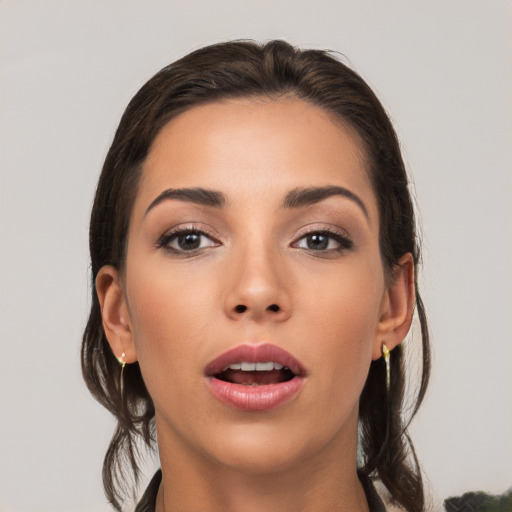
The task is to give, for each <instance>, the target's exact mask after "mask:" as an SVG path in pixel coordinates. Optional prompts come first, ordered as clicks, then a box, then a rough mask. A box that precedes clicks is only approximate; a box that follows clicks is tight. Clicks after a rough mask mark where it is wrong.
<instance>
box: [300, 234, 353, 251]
mask: <svg viewBox="0 0 512 512" xmlns="http://www.w3.org/2000/svg"><path fill="white" fill-rule="evenodd" d="M315 235H320V236H323V237H325V238H326V239H327V243H328V244H329V243H330V240H334V241H335V242H336V243H337V244H338V247H335V248H330V249H329V248H326V249H312V248H310V247H303V249H305V250H307V251H308V252H310V253H319V255H321V254H332V253H342V252H345V251H349V250H351V249H353V247H354V243H353V242H352V240H351V239H350V238H349V237H348V236H347V234H346V233H343V232H339V231H335V230H332V229H312V230H311V231H307V232H306V233H302V234H301V235H300V237H299V238H298V239H297V241H296V242H293V244H292V247H293V246H297V244H298V243H299V242H300V241H302V240H307V238H308V237H312V236H315ZM299 248H300V247H299Z"/></svg>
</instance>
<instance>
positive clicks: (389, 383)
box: [381, 343, 391, 393]
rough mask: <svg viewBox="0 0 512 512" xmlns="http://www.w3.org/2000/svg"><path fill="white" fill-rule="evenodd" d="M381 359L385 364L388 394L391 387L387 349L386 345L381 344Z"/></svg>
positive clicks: (389, 354)
mask: <svg viewBox="0 0 512 512" xmlns="http://www.w3.org/2000/svg"><path fill="white" fill-rule="evenodd" d="M381 349H382V357H383V358H384V362H385V363H386V391H387V392H388V393H389V387H390V385H391V365H390V356H391V353H390V352H389V349H388V347H386V344H385V343H383V344H382V347H381Z"/></svg>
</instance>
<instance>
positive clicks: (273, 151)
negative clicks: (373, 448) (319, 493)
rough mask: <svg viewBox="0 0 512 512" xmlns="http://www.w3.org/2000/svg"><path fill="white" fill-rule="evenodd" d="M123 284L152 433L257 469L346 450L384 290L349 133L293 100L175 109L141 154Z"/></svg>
mask: <svg viewBox="0 0 512 512" xmlns="http://www.w3.org/2000/svg"><path fill="white" fill-rule="evenodd" d="M120 282H122V289H123V301H125V302H124V306H123V307H125V308H126V310H125V311H126V313H125V316H126V317H127V318H126V323H127V325H128V328H129V331H130V336H131V339H132V340H133V343H134V345H133V347H131V348H130V346H128V347H126V349H125V351H126V353H127V359H128V362H130V361H133V360H134V359H136V358H137V359H138V360H139V363H140V366H141V370H142V374H143V377H144V381H145V383H146V385H147V388H148V391H149V393H150V395H151V397H152V399H153V401H154V405H155V408H156V420H157V428H158V436H159V442H161V443H165V444H166V446H169V447H172V449H173V450H174V451H178V452H179V451H180V450H182V453H185V452H186V453H188V454H189V455H190V454H194V455H195V456H199V457H202V459H203V460H210V461H217V462H220V463H222V464H224V465H228V466H230V467H233V468H237V469H239V470H241V469H244V470H253V471H263V470H265V469H266V468H272V469H273V470H275V469H278V468H286V467H287V465H289V464H296V463H298V462H300V461H301V460H305V458H308V457H313V456H315V455H316V454H319V453H322V452H326V450H330V451H331V452H333V450H334V452H336V453H339V450H341V449H345V450H347V449H348V450H350V453H353V452H354V451H355V439H356V430H357V413H358V401H359V396H360V394H361V391H362V388H363V385H364V382H365V379H366V376H367V373H368V369H369V365H370V362H371V360H372V358H377V357H378V356H379V353H380V345H381V343H382V341H383V340H382V337H381V334H382V332H381V330H382V329H381V327H382V320H383V318H384V317H385V316H386V315H387V308H388V306H389V300H388V299H389V298H388V294H387V288H386V285H385V279H384V273H383V267H382V262H381V257H380V251H379V219H378V212H377V205H376V199H375V197H374V193H373V191H372V187H371V183H370V181H369V178H368V175H367V172H366V170H365V167H364V155H363V154H362V150H361V147H360V144H359V142H358V139H357V137H356V136H355V135H354V134H353V132H352V131H351V130H349V129H347V128H343V127H342V126H341V125H340V124H337V123H335V122H333V120H332V119H331V118H330V117H329V116H328V115H327V114H326V113H325V112H324V111H323V110H321V109H319V108H317V107H315V106H312V105H310V104H308V103H306V102H304V101H301V100H298V99H294V98H284V99H279V100H269V99H266V100H264V99H241V100H230V101H225V102H222V103H213V104H208V105H206V106H200V107H196V108H193V109H191V110H190V111H188V112H185V113H184V114H182V115H180V116H179V117H177V118H175V119H174V120H172V121H170V122H169V123H168V124H167V125H166V126H165V127H164V128H163V129H162V131H161V132H160V134H159V135H158V137H157V138H156V139H155V141H154V143H153V145H152V147H151V150H150V152H149V155H148V158H147V160H146V162H145V164H144V168H143V174H142V179H141V182H140V186H139V189H138V192H137V196H136V200H135V204H134V208H133V211H132V215H131V220H130V228H129V236H128V246H127V259H126V267H125V273H124V276H123V277H122V279H120ZM242 363H244V364H242ZM254 363H259V365H258V366H257V367H256V366H255V365H254ZM268 363H274V364H270V365H269V364H268ZM229 366H231V367H230V368H228V369H226V368H227V367H229ZM280 366H284V367H285V368H283V369H280ZM286 366H288V367H290V370H287V369H286ZM239 367H240V368H239ZM383 385H384V384H383ZM342 447H344V448H342Z"/></svg>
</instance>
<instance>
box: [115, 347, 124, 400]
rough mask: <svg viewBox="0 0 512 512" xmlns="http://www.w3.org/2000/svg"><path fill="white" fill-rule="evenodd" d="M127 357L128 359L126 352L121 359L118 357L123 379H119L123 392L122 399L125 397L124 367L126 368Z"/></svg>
mask: <svg viewBox="0 0 512 512" xmlns="http://www.w3.org/2000/svg"><path fill="white" fill-rule="evenodd" d="M125 357H126V354H125V353H124V352H123V353H122V354H121V357H117V356H116V359H117V361H118V363H119V364H120V365H121V377H120V379H119V389H120V390H121V397H122V396H123V391H124V381H123V373H124V367H125V366H126V361H125V360H124V358H125Z"/></svg>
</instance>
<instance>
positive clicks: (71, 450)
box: [0, 0, 512, 512]
mask: <svg viewBox="0 0 512 512" xmlns="http://www.w3.org/2000/svg"><path fill="white" fill-rule="evenodd" d="M511 11H512V4H511V2H510V1H505V0H485V1H483V0H482V1H474V0H452V1H441V0H439V1H437V0H434V1H426V0H424V1H420V0H403V1H395V0H388V1H376V0H375V1H369V0H368V1H354V2H347V1H341V0H336V1H334V0H333V1H327V0H316V1H313V0H308V1H300V0H299V1H292V0H290V1H284V0H277V1H272V2H271V1H259V2H243V1H235V0H229V1H228V0H216V1H206V0H203V1H199V0H192V1H164V0H160V1H156V0H153V1H148V0H145V1H142V0H139V1H133V0H131V1H130V0H101V1H99V0H98V1H94V0H60V1H50V0H32V1H28V0H10V1H9V0H4V1H0V73H1V74H0V166H1V175H0V180H1V181H0V243H1V249H0V251H1V252H0V284H1V287H0V314H1V318H0V343H1V345H0V510H1V511H3V512H44V511H53V512H64V511H66V512H100V511H106V510H108V507H107V505H106V503H105V499H104V497H103V494H102V487H101V462H102V458H103V455H104V452H105V449H106V446H107V443H108V440H109V437H110V435H111V433H112V427H113V425H112V421H111V420H110V419H109V417H108V413H107V412H106V411H103V410H102V409H101V407H100V406H99V405H97V404H96V403H95V402H94V401H93V399H92V398H90V397H89V395H88V393H87V391H86V389H85V386H84V385H83V384H82V381H81V376H80V370H79V344H80V337H81V331H82V329H83V327H84V324H85V320H86V316H87V308H88V300H89V292H88V285H89V282H88V279H89V277H88V259H87V224H88V215H89V210H90V206H91V201H92V196H93V191H94V187H95V182H96V179H97V176H98V173H99V170H100V167H101V164H102V159H103V158H104V156H105V153H106V151H107V148H108V145H109V143H110V141H111V138H112V136H113V132H114V130H115V127H116V124H117V122H118V120H119V117H120V115H121V113H122V111H123V109H124V107H125V106H126V104H127V102H128V101H129V99H130V98H131V96H132V95H133V94H134V93H135V92H136V90H137V89H138V88H139V87H140V86H141V85H142V83H143V82H144V81H145V80H146V79H148V78H149V76H151V75H152V74H153V73H154V72H156V71H157V70H158V69H159V68H161V67H162V66H163V65H165V64H168V63H169V62H171V61H173V60H175V59H176V58H178V57H180V56H182V55H183V54H185V53H187V52H189V51H190V50H193V49H195V48H198V47H200V46H202V45H204V44H208V43H212V42H217V41H221V40H226V39H233V38H254V39H259V40H261V39H269V38H276V37H279V38H286V39H288V40H289V41H290V42H292V43H295V44H298V45H300V46H304V47H321V48H331V49H335V50H338V51H340V52H343V53H344V54H345V55H346V56H347V58H348V59H349V62H351V63H352V65H353V67H355V69H356V70H357V71H359V72H360V73H361V74H362V75H363V76H364V77H365V78H366V79H367V80H368V81H369V83H370V84H371V85H372V86H373V87H374V88H375V89H376V91H377V93H378V95H379V96H380V97H381V99H382V100H383V102H384V103H385V105H386V106H387V107H388V109H389V111H390V113H391V115H392V118H393V119H394V121H395V124H396V127H397V130H398V132H399V135H400V137H401V140H402V143H403V147H404V153H405V157H406V161H407V163H408V166H409V168H410V169H411V171H412V173H413V174H414V178H415V182H416V196H417V200H418V203H419V205H420V209H421V217H422V219H423V231H424V239H425V240H424V241H425V271H424V275H423V279H422V281H423V283H424V296H425V300H426V303H427V308H428V311H429V314H430V321H431V327H432V335H433V350H434V368H433V375H432V381H431V387H430V391H429V393H428V396H427V400H426V403H425V405H424V407H423V409H422V410H421V413H420V414H419V415H418V417H417V419H416V420H415V422H414V424H413V434H414V439H415V442H416V446H417V450H418V454H419V457H420V460H421V461H422V463H423V465H424V468H425V471H426V474H427V475H428V477H429V479H430V482H431V487H432V494H433V498H434V504H435V505H434V510H438V509H439V507H440V504H441V503H442V499H443V498H446V497H448V496H450V495H456V494H462V493H463V492H465V491H469V490H476V489H483V490H486V491H489V492H496V493H498V492H503V491H505V490H506V489H507V488H509V487H510V486H511V485H512V465H511V462H510V461H511V460H512V436H511V435H510V432H512V406H511V390H512V377H511V371H510V368H511V363H512V340H511V322H510V315H511V311H512V292H511V290H512V266H511V261H512V259H511V255H512V241H511V232H512V229H511V228H512V226H511V224H512V216H511V207H510V198H511V190H512V187H511V186H512V183H511V181H512V180H511V175H512V173H511V163H512V155H511V140H512V118H511V113H512V108H511V107H512V100H511V96H510V90H512V88H511V86H512V65H511V57H512V45H511V31H510V19H511V14H512V12H511Z"/></svg>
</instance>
